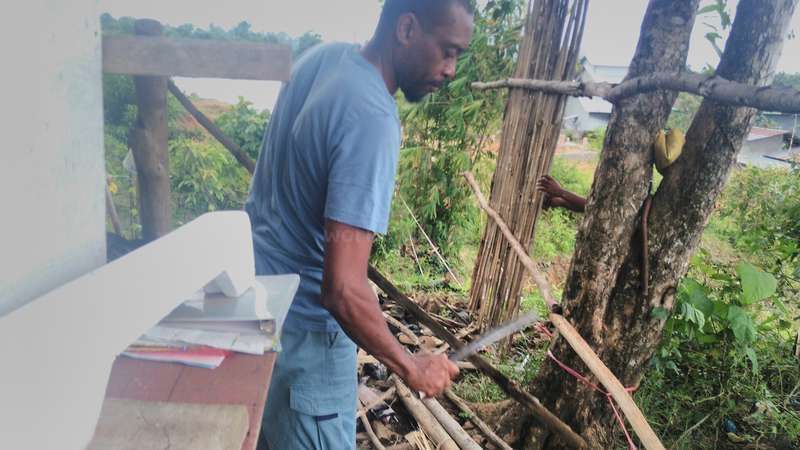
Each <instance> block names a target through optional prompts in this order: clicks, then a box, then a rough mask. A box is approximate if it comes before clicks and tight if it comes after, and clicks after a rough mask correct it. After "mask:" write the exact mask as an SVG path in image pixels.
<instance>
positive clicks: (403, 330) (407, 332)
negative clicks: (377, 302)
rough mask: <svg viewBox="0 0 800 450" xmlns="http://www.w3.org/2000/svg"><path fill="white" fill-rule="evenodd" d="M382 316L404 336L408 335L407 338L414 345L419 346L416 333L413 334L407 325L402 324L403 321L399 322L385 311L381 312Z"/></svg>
mask: <svg viewBox="0 0 800 450" xmlns="http://www.w3.org/2000/svg"><path fill="white" fill-rule="evenodd" d="M383 317H384V318H385V319H386V322H388V323H389V325H391V326H393V327H395V328H397V329H398V330H400V332H401V333H403V334H405V335H406V336H408V337H409V339H411V341H412V342H413V343H414V345H416V346H419V337H417V335H416V334H414V332H413V331H411V330H410V329H409V328H408V327H407V326H405V325H403V322H400V321H399V320H397V319H395V318H394V317H392V316H391V315H389V313H387V312H384V313H383Z"/></svg>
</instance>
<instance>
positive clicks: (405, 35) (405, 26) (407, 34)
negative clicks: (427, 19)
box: [395, 12, 419, 47]
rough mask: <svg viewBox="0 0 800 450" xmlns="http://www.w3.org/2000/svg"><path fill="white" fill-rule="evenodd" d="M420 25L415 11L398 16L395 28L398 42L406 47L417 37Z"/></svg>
mask: <svg viewBox="0 0 800 450" xmlns="http://www.w3.org/2000/svg"><path fill="white" fill-rule="evenodd" d="M418 27H419V21H418V20H417V16H415V15H414V13H410V12H408V13H404V14H401V15H400V16H399V17H398V18H397V27H396V28H395V38H397V42H398V43H399V44H400V45H402V46H404V47H406V46H408V45H409V44H410V43H411V41H412V40H413V39H414V38H415V37H416V36H415V33H416V32H417V28H418Z"/></svg>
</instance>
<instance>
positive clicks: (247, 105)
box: [215, 97, 270, 160]
mask: <svg viewBox="0 0 800 450" xmlns="http://www.w3.org/2000/svg"><path fill="white" fill-rule="evenodd" d="M269 116H270V114H269V111H266V110H265V111H261V112H258V111H257V110H256V109H255V108H254V107H253V104H252V103H251V102H249V101H247V100H245V99H243V98H242V97H239V102H238V103H237V104H236V105H235V106H234V107H233V108H231V109H230V110H228V111H225V112H224V113H222V114H220V116H219V117H218V118H217V120H216V121H215V122H216V124H217V126H218V127H219V128H220V129H221V130H222V132H223V133H225V135H226V136H228V137H230V138H231V139H233V140H234V142H236V143H237V144H238V145H239V147H241V148H242V150H244V152H245V153H247V154H248V155H249V156H250V157H251V158H253V159H254V160H255V159H258V152H259V151H260V150H261V140H262V139H263V137H264V130H265V128H266V125H267V121H268V120H269Z"/></svg>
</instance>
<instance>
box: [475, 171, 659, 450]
mask: <svg viewBox="0 0 800 450" xmlns="http://www.w3.org/2000/svg"><path fill="white" fill-rule="evenodd" d="M464 178H466V180H467V183H469V185H470V187H472V190H473V191H474V192H475V196H476V197H477V198H478V203H480V206H481V208H482V209H483V210H484V211H486V213H487V214H489V216H490V217H491V218H492V219H493V220H495V221H496V222H497V224H498V226H499V227H500V229H501V230H503V234H504V235H505V237H506V239H508V241H509V243H511V245H512V248H514V249H515V251H516V252H517V253H518V256H519V258H520V259H521V260H522V261H523V263H524V264H525V267H526V268H528V270H530V271H531V275H532V277H533V280H534V282H535V283H536V285H537V286H538V287H539V290H540V291H541V292H542V297H545V301H546V302H548V305H549V306H551V309H553V308H552V307H553V306H555V305H556V303H555V299H553V297H552V294H550V292H551V289H550V284H549V283H548V282H547V279H546V278H545V277H544V276H543V275H542V274H541V272H539V269H538V268H536V263H535V262H534V261H533V259H531V257H530V256H528V254H527V252H525V251H524V250H523V249H522V245H520V244H519V241H517V238H516V237H515V236H514V235H513V234H512V233H511V230H509V229H508V226H507V225H506V224H505V222H504V221H503V218H502V217H500V215H499V214H497V212H496V211H495V210H494V209H492V207H491V206H489V205H488V204H487V203H486V199H485V198H484V196H483V194H482V193H481V192H480V187H479V186H478V183H477V182H476V181H475V177H473V176H472V174H471V173H469V172H465V173H464ZM548 296H549V300H548ZM551 303H552V304H551ZM548 318H549V319H550V321H551V322H552V323H553V325H554V326H555V327H556V329H557V330H558V332H559V335H560V336H562V337H564V339H566V340H567V342H568V343H569V345H570V347H572V349H573V350H575V353H577V355H578V356H579V357H580V358H581V360H582V361H583V362H584V363H585V364H586V366H587V367H588V368H589V370H590V371H591V372H592V374H594V376H596V377H597V379H598V380H599V381H600V383H602V384H603V386H605V388H606V389H607V390H608V392H609V394H611V397H612V398H613V399H614V400H615V401H616V402H617V404H618V405H619V406H620V409H621V410H622V412H623V413H624V414H625V417H627V419H628V422H630V424H631V427H633V430H634V431H635V432H636V434H637V435H638V436H639V439H640V440H641V441H642V444H643V445H644V446H645V448H647V449H648V450H663V449H664V445H663V444H662V443H661V440H659V439H658V436H656V434H655V432H654V431H653V429H652V428H651V427H650V424H648V423H647V419H645V417H644V414H642V412H641V411H640V410H639V407H638V406H636V403H635V402H634V401H633V398H632V397H631V395H630V394H629V393H628V391H627V390H625V387H624V386H623V385H622V383H620V381H619V380H618V379H617V377H616V376H614V374H613V373H611V370H609V369H608V367H606V365H605V364H604V363H603V362H602V361H601V360H600V358H598V357H597V355H596V354H595V353H594V351H593V350H592V348H591V347H589V344H587V343H586V341H585V340H584V339H583V338H582V337H581V335H580V334H579V333H578V331H577V330H576V329H575V328H574V327H573V326H572V324H570V323H569V322H568V321H567V320H566V319H565V318H564V317H563V316H561V315H560V314H556V313H555V312H551V313H550V315H549V316H548Z"/></svg>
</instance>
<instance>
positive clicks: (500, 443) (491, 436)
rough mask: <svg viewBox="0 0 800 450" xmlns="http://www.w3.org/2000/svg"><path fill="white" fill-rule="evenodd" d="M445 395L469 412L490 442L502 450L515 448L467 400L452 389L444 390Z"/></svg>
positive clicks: (471, 418)
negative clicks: (475, 411) (493, 429)
mask: <svg viewBox="0 0 800 450" xmlns="http://www.w3.org/2000/svg"><path fill="white" fill-rule="evenodd" d="M444 395H445V397H447V399H448V400H450V401H451V402H453V404H454V405H456V407H458V409H460V410H461V411H464V412H465V413H467V414H469V421H470V422H472V423H474V424H475V426H476V427H478V429H479V430H481V432H482V433H483V435H484V436H486V439H488V440H489V442H491V443H492V444H494V445H495V446H497V447H499V448H500V449H502V450H513V449H512V448H511V446H510V445H508V443H506V441H504V440H502V439H501V438H500V436H498V435H496V434H495V432H494V431H492V429H491V428H490V427H489V425H487V424H486V422H484V421H483V420H481V418H480V417H478V416H477V415H476V414H475V413H474V412H472V409H470V407H469V405H467V402H465V401H464V400H462V399H461V398H460V397H459V396H457V395H456V394H455V393H453V391H452V390H450V389H448V390H446V391H444Z"/></svg>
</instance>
